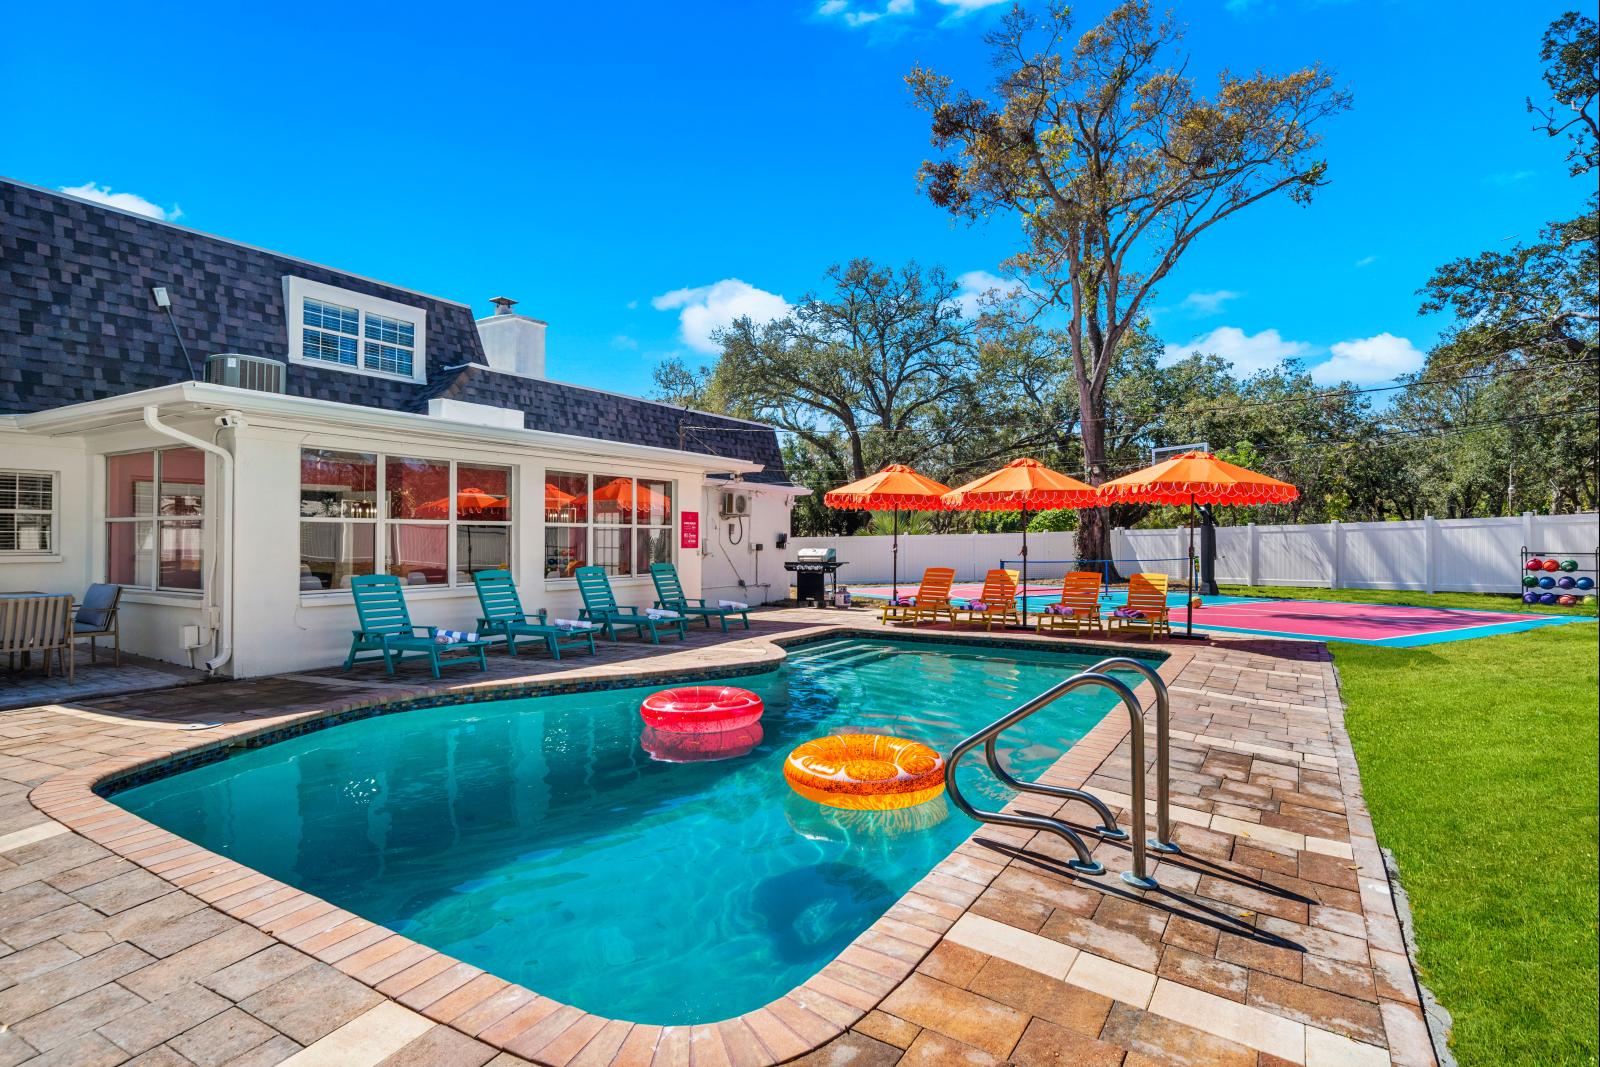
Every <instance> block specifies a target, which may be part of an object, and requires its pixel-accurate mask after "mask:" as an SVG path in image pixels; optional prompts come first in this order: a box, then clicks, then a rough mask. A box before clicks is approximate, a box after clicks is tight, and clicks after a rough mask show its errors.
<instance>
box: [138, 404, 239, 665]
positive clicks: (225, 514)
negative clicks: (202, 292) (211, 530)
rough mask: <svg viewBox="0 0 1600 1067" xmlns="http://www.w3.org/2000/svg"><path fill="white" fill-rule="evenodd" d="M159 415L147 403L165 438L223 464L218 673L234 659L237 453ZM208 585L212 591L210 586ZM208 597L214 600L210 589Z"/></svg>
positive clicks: (213, 661)
mask: <svg viewBox="0 0 1600 1067" xmlns="http://www.w3.org/2000/svg"><path fill="white" fill-rule="evenodd" d="M227 415H228V417H230V421H229V423H228V425H230V426H237V425H239V422H240V421H242V420H241V419H240V418H239V415H238V413H237V412H228V413H227ZM158 416H159V410H158V409H157V408H156V406H155V405H154V404H147V405H145V409H144V424H145V425H146V426H148V427H150V428H151V429H152V430H154V431H155V432H156V433H158V434H161V435H163V436H165V437H170V438H172V439H173V440H175V441H182V442H183V443H184V444H186V445H188V446H189V447H190V448H198V449H200V450H201V451H202V452H209V453H210V454H211V455H213V456H216V457H217V459H218V461H219V462H221V464H222V506H221V507H220V508H219V509H218V510H219V511H220V512H221V516H222V531H221V534H220V536H219V537H218V538H217V545H218V550H219V551H220V552H221V553H222V557H223V558H222V560H221V566H220V567H219V568H218V570H219V571H220V576H221V581H220V582H219V583H218V584H219V585H220V586H221V589H220V590H219V591H218V593H217V614H218V617H219V618H220V619H221V623H220V625H219V626H218V630H217V632H218V636H219V638H220V641H219V646H218V649H217V654H216V655H215V656H212V657H211V658H210V659H208V660H206V670H208V671H211V672H212V673H216V670H217V668H219V667H221V666H222V665H223V664H224V663H227V662H228V660H230V659H232V658H233V453H232V452H229V451H228V450H227V449H225V448H223V447H221V446H220V445H214V444H212V443H211V442H210V441H204V440H201V439H200V438H198V437H194V436H192V435H190V434H186V433H184V432H183V431H182V430H177V429H174V428H173V427H171V426H168V425H166V424H165V423H164V422H162V421H161V419H160V418H159V417H158ZM207 588H208V590H209V586H208V587H207ZM207 599H210V597H209V592H208V596H207Z"/></svg>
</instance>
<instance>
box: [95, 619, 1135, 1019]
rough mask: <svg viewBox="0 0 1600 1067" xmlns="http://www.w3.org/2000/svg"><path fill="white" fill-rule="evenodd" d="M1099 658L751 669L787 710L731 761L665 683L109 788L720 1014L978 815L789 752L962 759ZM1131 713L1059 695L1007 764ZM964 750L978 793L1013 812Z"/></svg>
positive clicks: (698, 1014)
mask: <svg viewBox="0 0 1600 1067" xmlns="http://www.w3.org/2000/svg"><path fill="white" fill-rule="evenodd" d="M1095 658H1097V657H1091V656H1083V655H1074V654H1066V653H1058V652H1038V653H1035V652H1013V651H1010V650H1001V649H998V648H986V647H974V646H962V645H958V644H954V643H948V644H932V643H920V642H909V641H893V640H876V639H873V640H865V639H850V640H839V641H831V642H827V643H822V644H815V645H807V646H803V647H801V648H798V649H795V650H794V651H793V653H792V654H791V658H790V660H789V661H788V662H787V663H786V664H785V665H784V666H783V667H782V668H780V669H778V670H776V671H772V672H768V673H765V674H760V675H755V676H751V677H745V678H735V679H732V680H731V684H735V685H739V686H743V687H745V688H748V689H752V690H754V691H755V692H757V693H759V694H760V695H761V697H762V698H763V699H764V700H765V701H766V715H765V717H764V718H763V720H762V723H761V725H762V728H763V730H762V732H763V735H764V736H763V737H762V739H761V741H760V742H759V744H757V745H756V746H755V747H754V748H753V749H752V750H750V751H749V752H748V753H747V754H744V755H737V756H733V757H731V758H727V759H723V760H720V761H713V762H679V763H671V762H661V761H659V760H657V759H654V758H652V756H651V755H650V754H649V753H647V752H646V751H645V750H644V749H643V748H642V747H641V736H640V733H641V723H640V720H639V715H638V707H639V702H640V701H641V700H642V699H643V698H644V697H645V696H646V695H648V694H649V693H651V692H654V691H655V690H656V689H658V688H663V687H661V686H651V687H648V688H632V689H617V690H610V691H606V692H597V693H582V694H574V695H568V696H546V697H536V698H529V699H520V700H505V701H495V702H492V703H483V704H471V705H458V706H453V707H443V708H435V709H429V710H422V711H409V712H405V713H402V714H395V715H386V716H380V717H376V718H372V719H365V720H362V721H359V722H353V723H349V724H346V725H342V726H336V727H332V728H330V729H327V730H322V731H319V732H317V733H313V734H308V735H304V736H302V737H298V738H294V739H290V740H286V741H283V742H280V743H278V744H273V745H269V746H266V747H263V748H259V749H254V750H251V751H247V752H243V753H241V754H239V755H236V756H233V757H231V758H229V759H227V760H224V761H221V762H218V763H214V764H210V765H207V766H203V767H199V768H196V769H193V770H190V771H186V772H183V773H181V774H177V775H174V776H172V777H169V778H164V779H159V780H157V781H153V782H150V783H147V784H145V785H141V786H138V787H135V788H132V789H129V790H126V791H124V792H121V793H118V794H116V795H115V796H113V797H112V799H113V800H114V801H115V802H116V803H117V804H119V805H121V806H122V807H124V808H126V809H127V810H129V811H132V812H135V813H137V814H139V815H141V816H143V817H144V818H146V819H149V820H150V821H151V822H154V823H156V824H158V825H160V826H163V827H165V828H166V829H168V830H170V831H172V832H173V833H176V834H180V835H182V836H183V837H186V838H188V839H190V840H192V841H196V842H199V843H200V844H202V845H204V846H206V847H207V848H210V849H212V850H214V851H216V852H219V853H223V854H226V855H228V856H230V857H232V858H234V859H235V860H237V861H238V862H240V863H243V864H246V865H248V866H250V867H253V868H255V869H256V870H259V871H263V872H265V873H267V874H269V875H271V876H272V877H274V878H277V879H280V880H282V881H284V882H288V883H290V884H292V885H296V886H299V887H300V888H301V889H304V890H305V891H307V892H310V893H314V894H316V895H317V896H320V897H322V898H323V899H325V900H329V901H332V902H333V903H335V904H338V905H339V906H341V907H343V908H347V909H349V910H350V911H353V912H355V913H356V914H358V915H361V916H363V917H365V918H367V919H371V920H372V921H374V922H378V923H382V924H383V925H385V926H389V927H391V928H393V929H395V930H398V931H400V932H402V933H404V934H406V935H407V936H408V937H411V938H413V939H415V940H417V941H420V942H423V943H424V944H427V945H431V946H432V947H434V948H436V949H438V950H439V951H441V952H446V953H449V954H450V955H453V956H455V957H457V958H459V959H462V960H465V961H467V962H468V963H472V964H474V965H476V966H479V967H482V968H484V969H485V970H488V971H491V972H493V973H494V974H497V975H499V976H500V977H502V978H506V979H509V980H511V981H515V982H520V983H522V984H524V985H526V986H528V987H529V988H531V989H534V990H536V991H538V992H540V993H543V994H544V995H546V996H549V997H553V998H555V999H557V1000H561V1001H565V1002H566V1003H569V1004H573V1005H576V1006H578V1007H580V1008H583V1009H585V1010H588V1011H592V1012H595V1013H597V1014H600V1015H607V1016H611V1017H615V1018H624V1019H629V1020H633V1021H637V1022H648V1023H685V1022H705V1021H711V1020H715V1019H722V1018H726V1017H728V1016H732V1015H737V1014H739V1013H741V1012H744V1011H748V1010H751V1009H753V1008H757V1007H759V1006H761V1005H762V1004H765V1003H766V1002H768V1001H769V1000H772V999H773V998H775V997H779V996H782V995H783V994H784V993H786V992H788V991H789V990H790V989H792V988H794V987H795V986H797V985H799V984H800V983H802V982H804V981H805V980H806V979H807V978H809V977H810V976H811V975H813V974H815V973H816V972H817V971H818V970H820V969H821V968H822V967H823V966H824V965H826V964H827V963H828V961H830V960H831V959H832V958H833V957H834V956H835V955H836V954H837V953H838V952H840V951H841V950H842V949H844V948H845V946H847V945H848V944H849V943H850V942H851V940H853V939H854V938H855V937H856V935H857V934H859V933H860V932H861V931H862V930H864V929H866V928H867V927H868V926H870V925H871V924H872V922H873V921H874V920H875V919H877V917H878V916H880V915H881V914H883V912H884V911H886V910H887V909H888V908H889V907H890V906H891V905H892V904H893V903H894V902H895V901H896V900H897V899H898V898H899V897H900V896H901V895H902V894H903V893H904V892H905V891H906V890H907V889H909V888H910V887H911V886H912V885H914V884H915V883H916V882H917V881H918V880H919V879H921V878H922V876H923V875H924V874H926V873H927V871H928V870H929V869H930V868H931V867H933V866H934V864H936V863H937V862H938V861H939V860H941V859H943V858H944V857H945V856H946V855H948V854H949V852H950V850H951V849H952V848H954V847H955V846H956V845H957V844H959V843H960V842H961V840H962V839H963V838H964V837H965V836H966V835H967V834H968V833H969V832H971V830H972V827H973V823H972V822H971V821H970V820H968V819H967V818H966V817H964V816H962V815H961V814H960V813H959V812H957V811H955V810H954V808H953V807H949V806H947V805H946V803H945V800H944V798H942V797H941V798H940V799H938V800H936V801H933V802H931V803H929V804H925V805H922V806H920V807H918V808H912V809H906V810H905V811H901V812H889V813H881V814H879V813H872V814H867V813H851V812H839V811H836V810H834V809H828V808H822V807H819V806H817V805H814V804H811V803H809V802H806V801H804V800H801V799H800V798H799V797H797V796H795V795H794V794H793V793H792V792H791V791H790V790H789V788H788V787H787V785H786V784H785V783H784V780H783V777H782V771H781V769H782V765H783V760H784V757H785V756H786V755H787V754H788V752H789V750H790V749H792V748H793V747H794V746H795V745H797V744H799V743H800V742H801V741H804V740H807V739H809V738H812V737H816V736H819V735H822V734H826V733H829V732H833V731H838V730H843V729H848V728H852V727H855V728H861V729H865V730H871V731H881V732H888V733H894V734H898V735H901V736H906V737H912V738H916V739H918V740H921V741H923V742H926V743H927V744H929V745H932V746H933V747H935V748H937V749H939V750H940V751H944V752H948V751H949V749H950V747H951V746H952V745H953V744H954V743H955V742H956V741H958V740H960V739H961V738H962V737H964V736H966V735H967V734H969V733H971V732H972V731H973V730H975V729H977V728H978V727H980V726H982V725H983V724H985V723H987V722H990V721H992V720H993V719H994V718H995V717H997V716H998V715H999V714H1000V713H1001V712H1003V711H1004V710H1006V709H1008V708H1010V707H1014V706H1015V705H1016V704H1018V703H1020V702H1021V701H1022V700H1024V699H1026V698H1028V697H1030V696H1033V695H1034V694H1036V693H1038V692H1040V691H1042V690H1044V689H1046V688H1048V687H1049V686H1050V685H1052V684H1054V683H1055V682H1057V681H1060V680H1061V679H1063V678H1065V677H1067V676H1068V675H1069V674H1071V673H1073V672H1074V671H1075V670H1077V669H1080V668H1081V667H1083V666H1086V665H1087V664H1088V663H1090V662H1092V660H1093V659H1095ZM1110 707H1111V697H1110V695H1109V693H1107V692H1106V691H1105V690H1103V689H1095V690H1090V691H1088V692H1087V693H1075V694H1072V695H1070V696H1069V697H1067V698H1065V699H1063V700H1060V701H1058V702H1057V703H1056V704H1054V705H1052V706H1051V707H1050V708H1048V709H1046V710H1045V711H1044V712H1041V713H1040V714H1038V715H1036V716H1034V717H1033V718H1032V719H1030V720H1029V721H1028V722H1027V723H1026V724H1024V726H1023V727H1021V728H1019V729H1017V730H1015V731H1013V732H1012V733H1011V734H1008V735H1007V737H1006V738H1005V742H1006V743H1005V744H1004V745H1002V751H1003V754H1004V757H1005V759H1006V760H1007V763H1008V766H1010V767H1011V768H1012V770H1013V771H1014V772H1015V773H1017V774H1019V775H1021V776H1023V777H1032V776H1033V775H1036V774H1038V773H1039V772H1040V771H1042V770H1043V769H1044V768H1045V767H1047V766H1048V765H1049V764H1050V763H1051V762H1052V761H1054V759H1055V758H1056V757H1057V756H1058V755H1059V754H1060V753H1061V752H1063V751H1064V750H1065V749H1066V748H1067V747H1068V746H1070V745H1071V743H1072V742H1073V741H1075V740H1077V739H1078V738H1079V737H1081V736H1082V735H1083V734H1084V733H1086V732H1087V731H1088V730H1089V729H1090V728H1091V727H1092V726H1094V724H1095V723H1097V722H1098V721H1099V720H1100V719H1101V718H1102V717H1103V716H1104V715H1105V713H1106V711H1107V710H1109V708H1110ZM748 740H749V739H748V738H747V739H746V743H748ZM968 763H969V764H973V765H970V766H969V765H968V764H964V765H963V771H964V779H963V780H964V782H966V781H970V783H971V785H970V787H969V795H972V796H974V797H979V796H983V797H987V798H989V800H990V801H991V802H993V803H999V802H1001V801H1002V800H1003V799H1004V798H1005V796H1006V794H1005V792H1004V791H1002V790H1000V789H999V788H998V787H997V786H994V785H993V784H992V782H990V781H989V780H987V779H986V778H985V776H984V775H983V773H982V772H981V769H980V767H981V763H982V761H981V759H977V758H974V759H970V760H969V761H968ZM1087 814H1088V813H1087V810H1086V811H1085V815H1087Z"/></svg>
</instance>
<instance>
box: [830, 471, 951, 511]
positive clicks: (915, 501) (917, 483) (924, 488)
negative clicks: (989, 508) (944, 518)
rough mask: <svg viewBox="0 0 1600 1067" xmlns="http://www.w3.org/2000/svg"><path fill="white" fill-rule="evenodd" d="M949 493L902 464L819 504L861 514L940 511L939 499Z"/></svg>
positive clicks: (833, 493)
mask: <svg viewBox="0 0 1600 1067" xmlns="http://www.w3.org/2000/svg"><path fill="white" fill-rule="evenodd" d="M949 491H950V487H949V486H948V485H944V484H943V483H941V482H936V481H934V480H933V479H932V478H925V477H923V476H922V475H920V474H918V473H917V472H916V471H914V470H912V469H911V468H910V467H908V466H906V465H905V464H904V463H891V464H889V465H888V466H887V467H885V468H883V470H881V471H879V472H878V473H877V474H869V475H867V476H866V477H865V478H862V479H861V480H860V481H858V482H851V483H850V484H849V485H841V486H840V487H839V488H837V489H834V490H832V491H831V492H829V493H826V494H824V495H823V497H822V502H823V503H824V504H826V505H828V507H830V508H852V509H856V510H864V511H943V510H944V509H945V505H944V502H943V500H942V499H941V498H942V497H943V496H944V495H945V494H946V493H948V492H949Z"/></svg>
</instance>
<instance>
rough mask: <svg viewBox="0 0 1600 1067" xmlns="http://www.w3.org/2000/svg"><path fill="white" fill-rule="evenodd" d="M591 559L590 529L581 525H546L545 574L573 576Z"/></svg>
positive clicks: (548, 576)
mask: <svg viewBox="0 0 1600 1067" xmlns="http://www.w3.org/2000/svg"><path fill="white" fill-rule="evenodd" d="M588 561H589V531H588V530H586V529H584V528H583V527H581V526H577V527H575V526H546V527H545V530H544V576H545V577H546V578H571V577H572V575H573V572H574V571H576V570H577V569H578V568H579V567H582V566H584V565H586V564H587V563H588Z"/></svg>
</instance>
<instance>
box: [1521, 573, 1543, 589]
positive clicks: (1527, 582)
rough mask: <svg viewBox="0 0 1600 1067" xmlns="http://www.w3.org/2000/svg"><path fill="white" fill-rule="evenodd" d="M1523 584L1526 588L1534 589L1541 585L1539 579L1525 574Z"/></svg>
mask: <svg viewBox="0 0 1600 1067" xmlns="http://www.w3.org/2000/svg"><path fill="white" fill-rule="evenodd" d="M1522 584H1523V585H1524V586H1528V587H1532V586H1535V585H1538V584H1539V579H1537V578H1535V577H1534V576H1533V575H1531V574H1524V575H1523V576H1522Z"/></svg>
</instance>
